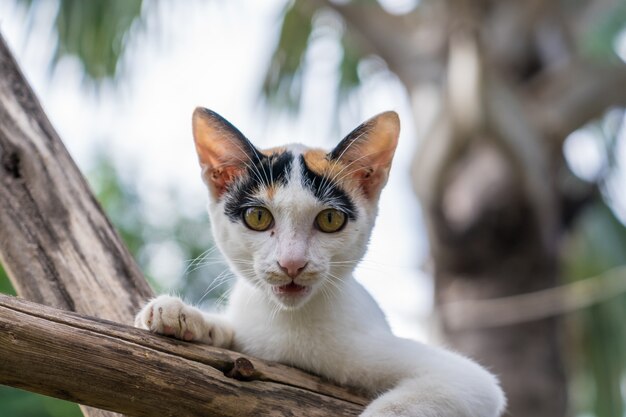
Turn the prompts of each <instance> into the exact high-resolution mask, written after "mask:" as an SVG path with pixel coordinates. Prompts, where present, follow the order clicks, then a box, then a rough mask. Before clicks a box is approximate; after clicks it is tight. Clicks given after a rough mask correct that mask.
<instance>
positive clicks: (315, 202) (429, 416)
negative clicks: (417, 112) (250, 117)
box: [136, 108, 506, 417]
mask: <svg viewBox="0 0 626 417" xmlns="http://www.w3.org/2000/svg"><path fill="white" fill-rule="evenodd" d="M399 129H400V123H399V120H398V116H397V114H396V113H394V112H386V113H382V114H380V115H378V116H376V117H374V118H372V119H370V120H368V121H367V122H365V123H363V124H362V125H361V126H359V127H358V128H357V129H355V130H354V131H353V132H352V133H350V134H349V135H348V136H347V137H346V138H345V139H343V140H342V141H341V142H340V143H339V145H337V147H336V148H335V149H334V150H332V151H331V152H328V153H327V152H324V151H321V150H317V149H309V148H306V147H304V146H301V145H288V146H285V147H283V148H279V149H273V150H268V151H260V150H258V149H256V148H255V147H254V146H253V145H252V144H251V143H250V142H249V141H248V140H247V139H246V138H245V137H244V136H243V135H242V134H241V133H240V132H239V131H238V130H237V129H236V128H235V127H233V126H232V125H231V124H230V123H228V122H227V121H226V120H224V119H223V118H222V117H220V116H219V115H218V114H216V113H214V112H212V111H209V110H206V109H201V108H198V109H196V111H195V112H194V117H193V131H194V137H195V143H196V149H197V152H198V156H199V159H200V164H201V166H202V175H203V178H204V180H205V182H206V183H207V186H208V188H209V197H210V203H209V214H210V217H211V222H212V225H213V233H214V235H215V241H216V242H217V245H218V246H219V248H220V250H221V251H222V253H223V254H224V255H225V257H226V258H227V259H228V261H229V264H230V266H231V268H232V270H233V271H234V272H235V273H236V274H237V276H238V279H237V282H236V283H235V286H234V289H233V292H232V295H231V296H230V300H229V305H228V308H227V310H226V312H225V314H224V315H209V314H206V313H203V312H201V311H200V310H198V309H196V308H195V307H191V306H188V305H185V304H184V303H183V302H182V301H180V300H179V299H178V298H175V297H170V296H160V297H158V298H156V299H155V300H152V301H151V302H150V303H148V305H146V306H145V307H144V308H143V309H142V311H141V312H140V313H139V314H138V315H137V318H136V325H137V326H139V327H143V328H147V329H150V330H151V331H153V332H156V333H160V334H165V335H170V336H174V337H177V338H180V339H184V340H195V341H200V342H203V343H208V344H211V345H214V346H219V347H225V348H232V349H234V350H237V351H239V352H243V353H246V354H249V355H252V356H256V357H259V358H263V359H267V360H271V361H277V362H282V363H285V364H288V365H293V366H296V367H298V368H301V369H305V370H308V371H310V372H313V373H315V374H318V375H322V376H325V377H326V378H329V379H331V380H334V381H336V382H337V383H339V384H346V385H351V386H356V387H361V388H363V389H364V390H366V391H368V392H369V393H371V394H375V395H379V396H378V398H376V399H375V400H374V401H373V402H372V403H371V404H370V405H369V406H368V407H367V408H366V410H365V411H364V412H363V414H362V416H367V417H392V416H394V417H497V416H499V415H500V414H501V413H502V412H503V409H504V406H505V402H506V401H505V398H504V395H503V393H502V390H501V389H500V387H499V385H498V381H497V379H496V378H495V377H494V376H493V375H491V374H490V373H489V372H487V371H486V370H485V369H483V368H482V367H480V366H479V365H477V364H476V363H474V362H472V361H471V360H469V359H467V358H464V357H462V356H459V355H457V354H454V353H451V352H448V351H445V350H442V349H437V348H434V347H430V346H426V345H423V344H421V343H418V342H414V341H411V340H406V339H401V338H398V337H395V336H394V335H393V334H392V333H391V331H390V329H389V326H388V324H387V322H386V320H385V317H384V315H383V313H382V311H381V310H380V308H379V307H378V305H376V303H375V302H374V300H373V299H372V297H371V296H370V295H369V294H368V293H367V292H366V291H365V289H364V288H363V287H362V286H361V285H360V284H358V283H357V282H356V281H355V280H354V278H353V277H352V271H353V269H354V267H355V265H356V263H357V262H358V261H359V260H360V259H361V258H362V256H363V254H364V253H365V249H366V246H367V242H368V239H369V236H370V232H371V230H372V227H373V226H374V220H375V217H376V213H377V203H378V197H379V195H380V191H381V190H382V188H383V187H384V185H385V183H386V181H387V176H388V173H389V169H390V167H391V160H392V158H393V154H394V151H395V148H396V144H397V139H398V134H399ZM381 279H386V278H384V277H381ZM389 285H393V282H390V284H389Z"/></svg>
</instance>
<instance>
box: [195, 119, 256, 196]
mask: <svg viewBox="0 0 626 417" xmlns="http://www.w3.org/2000/svg"><path fill="white" fill-rule="evenodd" d="M193 138H194V141H195V143H196V152H197V153H198V160H199V161H200V166H201V167H202V178H203V179H204V181H205V182H206V183H207V185H208V186H209V190H210V191H211V193H212V194H213V196H214V197H216V198H219V197H221V196H222V194H224V192H225V191H226V189H227V188H228V185H229V184H230V183H232V182H233V181H234V180H236V179H237V178H238V177H239V176H240V175H242V174H243V173H244V172H245V171H246V168H247V167H248V166H250V165H252V164H255V163H256V162H257V161H258V160H260V159H261V158H262V154H261V153H260V152H259V151H258V150H257V149H256V148H255V147H254V146H253V145H252V144H251V143H250V141H248V139H246V137H245V136H244V135H243V134H242V133H241V132H240V131H239V130H237V128H236V127H235V126H233V125H232V124H230V123H229V122H228V120H226V119H224V118H223V117H222V116H220V115H219V114H217V113H215V112H214V111H212V110H208V109H205V108H203V107H197V108H196V110H195V111H194V112H193Z"/></svg>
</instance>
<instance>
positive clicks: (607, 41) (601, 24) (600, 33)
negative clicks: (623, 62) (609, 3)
mask: <svg viewBox="0 0 626 417" xmlns="http://www.w3.org/2000/svg"><path fill="white" fill-rule="evenodd" d="M625 28H626V2H623V1H619V2H616V4H615V6H614V7H607V8H605V9H603V10H602V12H601V13H600V14H599V16H598V17H597V18H596V19H595V20H594V22H593V23H592V24H591V26H590V27H589V29H588V30H587V31H586V32H585V33H584V34H583V37H582V40H581V45H580V48H581V49H582V52H583V53H584V54H586V55H589V56H591V57H595V58H599V59H613V58H614V59H618V58H617V54H616V52H615V49H614V41H615V38H616V37H617V35H618V34H619V33H620V32H621V31H622V30H624V29H625Z"/></svg>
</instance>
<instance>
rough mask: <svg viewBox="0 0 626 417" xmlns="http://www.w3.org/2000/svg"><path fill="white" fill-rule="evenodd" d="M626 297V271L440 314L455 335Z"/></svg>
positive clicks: (459, 304)
mask: <svg viewBox="0 0 626 417" xmlns="http://www.w3.org/2000/svg"><path fill="white" fill-rule="evenodd" d="M624 293H626V267H625V266H621V267H617V268H614V269H611V270H609V271H607V272H605V273H603V274H600V275H597V276H594V277H591V278H586V279H584V280H581V281H576V282H573V283H570V284H566V285H561V286H559V287H553V288H548V289H545V290H540V291H535V292H531V293H525V294H518V295H512V296H508V297H501V298H494V299H488V300H465V301H454V302H449V303H447V304H443V305H441V306H440V307H439V308H438V310H439V313H440V314H441V315H442V316H443V318H444V320H445V323H446V325H447V326H448V327H449V328H450V329H452V330H455V331H458V330H467V329H484V328H490V327H499V326H511V325H514V324H519V323H524V322H528V321H534V320H541V319H545V318H547V317H553V316H557V315H561V314H566V313H571V312H574V311H577V310H581V309H583V308H586V307H589V306H592V305H594V304H598V303H600V302H603V301H606V300H609V299H611V298H613V297H617V296H619V295H622V294H624Z"/></svg>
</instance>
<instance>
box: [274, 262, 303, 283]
mask: <svg viewBox="0 0 626 417" xmlns="http://www.w3.org/2000/svg"><path fill="white" fill-rule="evenodd" d="M307 263H308V262H307V261H306V260H305V259H302V258H300V259H298V258H295V259H283V260H280V261H278V266H279V267H280V269H281V270H282V271H283V272H284V273H285V274H287V276H288V277H289V278H291V279H293V278H295V277H297V276H298V275H300V272H302V271H303V270H304V268H305V267H306V265H307Z"/></svg>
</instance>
